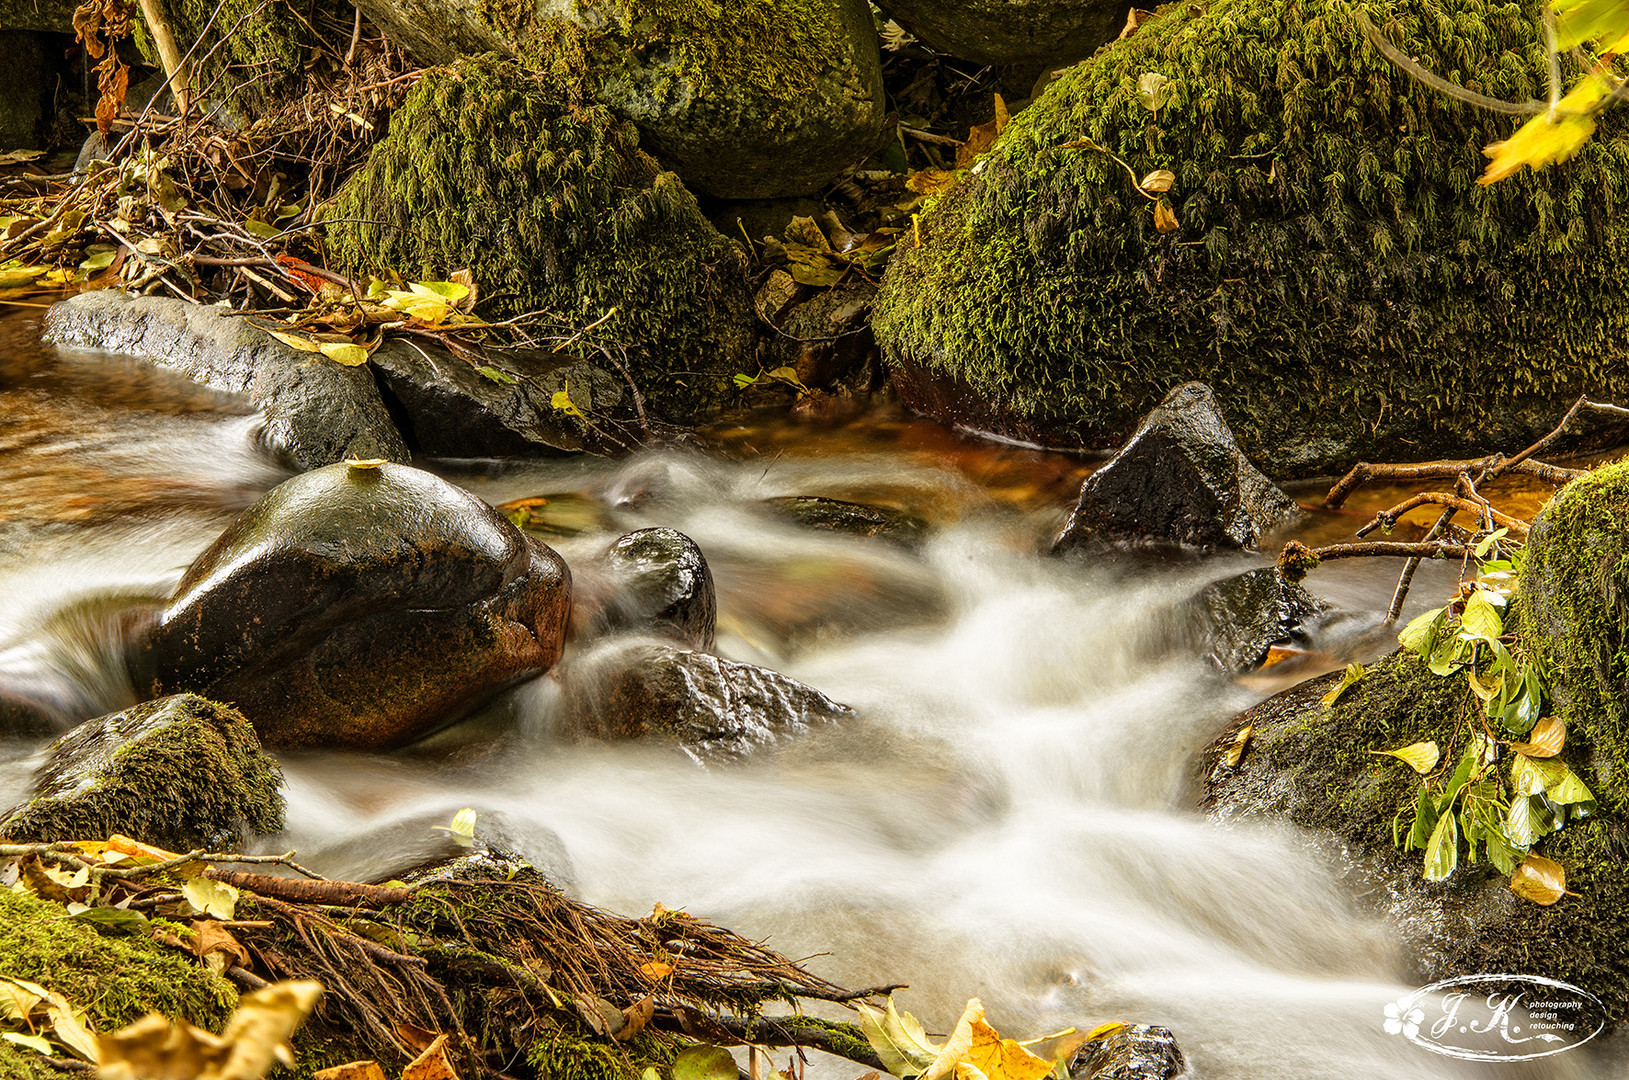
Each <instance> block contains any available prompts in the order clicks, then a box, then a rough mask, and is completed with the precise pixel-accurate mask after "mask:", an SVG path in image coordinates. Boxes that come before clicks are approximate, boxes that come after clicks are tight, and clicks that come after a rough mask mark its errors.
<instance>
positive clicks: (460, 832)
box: [430, 806, 476, 847]
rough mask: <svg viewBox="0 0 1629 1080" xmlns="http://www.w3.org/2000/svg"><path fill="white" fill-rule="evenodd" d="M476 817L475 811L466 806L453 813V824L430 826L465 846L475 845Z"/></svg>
mask: <svg viewBox="0 0 1629 1080" xmlns="http://www.w3.org/2000/svg"><path fill="white" fill-rule="evenodd" d="M475 817H476V815H475V811H474V810H471V809H470V808H469V807H467V806H466V807H464V809H462V810H460V811H458V813H456V814H454V815H453V819H452V824H451V825H432V826H430V828H432V829H435V830H436V831H437V832H444V833H446V834H447V835H449V836H451V837H452V838H453V839H454V840H456V841H458V843H459V844H460V845H462V846H463V847H474V846H475Z"/></svg>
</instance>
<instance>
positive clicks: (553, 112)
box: [328, 56, 755, 423]
mask: <svg viewBox="0 0 1629 1080" xmlns="http://www.w3.org/2000/svg"><path fill="white" fill-rule="evenodd" d="M573 66H574V62H573V61H572V60H571V59H570V58H569V57H565V58H562V59H561V61H560V64H559V70H558V71H545V72H538V71H532V70H529V69H527V68H525V67H523V66H522V65H521V64H519V63H518V62H515V61H511V60H505V59H501V58H499V57H496V56H483V57H478V58H475V59H470V60H463V61H460V62H458V63H457V64H455V65H453V66H451V67H446V68H436V69H433V70H431V71H430V72H428V73H427V74H426V75H425V76H424V78H423V79H421V80H420V81H419V83H418V85H417V86H416V87H415V88H414V89H413V91H412V93H411V94H410V95H409V96H408V98H407V100H406V101H405V102H404V103H403V105H402V107H401V109H400V110H398V111H397V112H396V114H395V115H394V116H392V118H391V121H390V130H389V132H388V134H387V135H386V136H385V138H384V139H383V140H382V141H381V142H380V143H379V144H378V145H376V146H375V147H374V149H373V152H372V154H371V155H370V157H369V159H368V163H367V165H366V166H365V167H364V168H363V169H362V170H361V171H360V172H359V173H357V174H356V175H355V176H353V177H352V178H351V180H350V181H349V182H347V184H346V186H345V188H344V189H343V190H342V191H341V193H340V195H339V198H338V200H337V203H336V205H335V208H334V210H333V213H332V214H331V215H330V219H331V220H332V221H334V224H333V225H331V226H330V227H329V230H328V238H329V243H330V247H331V251H332V254H333V256H334V258H335V259H336V261H338V262H339V264H340V265H342V266H344V267H345V268H346V269H347V270H348V271H350V272H351V273H354V274H362V275H366V274H367V273H368V272H370V271H372V272H382V271H383V270H385V269H387V268H388V269H393V270H396V271H398V272H399V273H401V274H403V275H405V276H407V277H409V278H416V279H419V280H425V279H432V280H440V279H444V278H445V277H446V276H447V275H448V274H449V273H450V272H452V271H454V270H458V269H461V268H468V269H470V270H472V271H473V272H474V276H475V280H476V283H477V284H478V285H479V286H480V288H481V291H482V294H483V297H484V298H483V300H482V302H481V306H480V309H479V310H480V312H481V314H483V315H485V316H487V317H490V318H505V317H509V316H513V315H518V314H522V313H525V312H535V311H538V310H545V311H549V312H553V313H556V314H558V315H561V316H563V317H565V318H567V319H570V320H572V321H574V322H576V323H578V324H580V325H586V324H587V323H590V322H593V321H595V320H597V319H599V318H601V317H602V316H603V315H605V314H606V313H607V312H609V311H610V310H611V309H612V308H615V309H616V314H615V315H614V316H612V318H611V320H609V321H608V322H606V323H605V324H604V326H603V327H602V328H601V330H600V331H599V334H600V336H601V338H602V339H612V340H615V341H620V342H623V343H626V344H627V345H628V346H630V356H629V364H628V368H629V375H630V376H631V377H632V379H633V380H634V382H635V383H637V384H638V386H639V387H640V390H641V391H642V393H643V395H644V398H645V401H646V402H647V404H648V405H649V408H650V410H651V412H652V413H654V414H656V415H657V416H659V417H660V418H662V419H666V420H670V421H673V422H675V423H688V422H692V421H694V420H696V419H697V418H699V417H701V416H704V415H706V414H708V413H709V412H711V411H713V410H715V409H716V408H717V407H719V406H720V405H721V404H722V403H723V402H725V401H726V400H728V395H729V393H730V389H731V386H732V384H731V381H730V376H731V375H732V374H734V373H736V372H739V371H751V370H754V369H755V365H753V364H752V362H751V357H752V350H753V347H754V330H753V316H752V309H751V298H750V296H749V293H748V288H747V280H746V260H745V257H744V256H743V255H742V254H741V252H740V250H739V249H738V248H736V247H735V246H734V245H733V244H731V243H730V242H729V241H728V240H726V239H725V238H724V237H723V236H722V235H721V234H720V233H719V232H718V231H717V230H716V229H714V228H713V226H712V225H711V224H710V223H709V222H708V221H707V219H706V218H704V217H702V215H701V211H700V210H699V209H698V208H697V206H696V201H695V198H694V197H693V196H692V195H691V194H690V192H689V191H688V190H686V188H685V187H684V185H683V184H682V183H681V182H680V181H679V179H678V177H676V176H674V175H673V174H672V173H669V172H663V171H662V170H661V168H660V167H659V166H658V165H657V164H656V162H655V161H654V160H652V159H651V158H650V157H649V156H648V155H647V154H645V153H644V152H643V151H641V150H640V149H639V136H638V133H637V131H636V130H635V128H634V126H633V125H632V124H630V123H627V122H626V121H623V120H619V119H618V118H617V117H616V116H615V115H614V114H612V112H611V111H610V110H609V109H607V108H606V107H605V106H603V105H597V104H593V103H592V102H590V101H588V100H586V99H585V98H584V96H583V86H582V84H581V82H580V81H578V80H577V79H576V77H575V76H574V75H573V74H572V73H571V71H570V69H571V68H572V67H573ZM576 404H577V405H578V407H579V408H581V409H583V410H584V411H585V412H588V413H590V415H592V412H593V403H592V402H589V401H586V400H585V401H579V402H577V403H576Z"/></svg>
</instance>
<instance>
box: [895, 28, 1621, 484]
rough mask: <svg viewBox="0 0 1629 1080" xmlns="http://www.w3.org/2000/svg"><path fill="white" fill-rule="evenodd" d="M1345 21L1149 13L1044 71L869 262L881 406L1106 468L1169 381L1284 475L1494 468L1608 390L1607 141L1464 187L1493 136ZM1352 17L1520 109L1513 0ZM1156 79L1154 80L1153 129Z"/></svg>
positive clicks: (1484, 122)
mask: <svg viewBox="0 0 1629 1080" xmlns="http://www.w3.org/2000/svg"><path fill="white" fill-rule="evenodd" d="M1359 10H1363V9H1359V8H1354V7H1351V6H1348V5H1344V4H1340V3H1334V2H1330V0H1217V2H1213V3H1206V4H1170V5H1166V6H1165V7H1163V8H1161V9H1160V13H1159V14H1157V15H1156V16H1154V17H1153V18H1151V19H1150V20H1148V21H1147V22H1146V23H1145V24H1143V26H1142V28H1141V29H1139V30H1138V31H1137V33H1136V34H1135V35H1133V36H1132V37H1130V38H1128V39H1126V40H1125V41H1121V42H1117V43H1115V44H1113V45H1110V46H1108V47H1107V48H1104V49H1102V50H1100V51H1099V52H1098V53H1096V54H1095V55H1094V56H1092V57H1091V58H1090V59H1088V60H1086V61H1085V62H1083V63H1081V64H1079V65H1077V66H1076V67H1074V68H1071V69H1070V70H1068V71H1067V72H1065V73H1064V74H1063V75H1062V76H1061V77H1060V78H1059V79H1058V80H1057V81H1056V82H1054V83H1053V84H1052V85H1051V86H1050V87H1049V88H1048V89H1047V90H1046V91H1045V92H1044V93H1043V94H1042V95H1041V96H1040V97H1039V98H1038V99H1037V100H1036V101H1035V102H1034V103H1032V104H1031V105H1030V106H1029V107H1028V108H1026V109H1024V110H1023V111H1022V112H1020V113H1018V114H1017V115H1015V116H1014V117H1013V120H1012V122H1011V124H1009V125H1008V126H1007V128H1006V129H1005V131H1004V132H1003V133H1002V135H1001V137H1000V138H999V139H998V140H997V142H996V144H995V146H994V147H993V148H992V150H991V152H990V153H988V154H986V155H985V156H984V157H983V158H982V159H981V160H980V167H979V169H978V171H977V172H976V173H969V174H967V175H966V176H965V177H964V178H963V179H962V180H961V181H960V182H959V183H958V184H957V185H956V186H955V187H954V188H952V189H951V190H950V191H948V192H947V193H945V194H944V195H943V196H942V197H941V198H940V199H939V200H938V202H937V203H936V204H935V205H934V207H933V208H932V209H931V210H930V211H929V212H927V213H926V214H924V215H923V216H922V220H921V243H920V246H917V245H901V246H900V249H899V251H898V252H897V253H896V254H895V256H894V258H893V260H892V262H891V264H890V265H889V268H888V272H887V275H886V277H885V279H884V281H883V286H882V291H881V293H880V294H879V296H878V300H877V309H876V314H875V319H874V322H873V327H874V329H875V332H876V334H877V339H878V341H879V343H880V344H881V346H882V349H883V353H884V357H885V359H887V361H888V362H889V364H890V366H891V367H892V369H893V372H894V377H895V386H896V388H897V389H898V391H899V394H900V396H901V399H902V400H903V401H904V402H905V403H906V404H908V405H910V406H911V407H912V408H916V409H918V410H921V411H926V412H930V413H932V414H933V415H935V416H937V417H939V418H940V419H943V420H946V421H950V422H956V423H961V424H964V425H966V426H969V427H973V428H983V429H987V430H993V431H997V432H999V433H1002V434H1005V435H1008V436H1012V437H1018V438H1024V439H1028V440H1031V441H1039V442H1045V443H1048V444H1050V445H1063V446H1089V447H1094V448H1107V447H1110V446H1113V445H1115V444H1116V443H1118V442H1119V441H1120V440H1121V439H1123V438H1124V437H1125V435H1126V433H1127V431H1129V430H1130V428H1131V427H1132V425H1133V424H1134V423H1135V422H1136V419H1137V418H1138V417H1139V416H1141V415H1142V414H1143V413H1145V412H1146V411H1147V410H1148V409H1149V408H1150V407H1152V406H1153V405H1154V404H1155V403H1156V402H1157V401H1158V399H1159V397H1160V395H1162V394H1163V393H1164V392H1165V390H1166V389H1167V388H1168V387H1169V386H1170V384H1171V382H1172V380H1173V379H1203V380H1204V381H1205V382H1207V383H1209V384H1210V385H1211V386H1212V387H1213V388H1214V389H1215V390H1216V392H1217V394H1218V396H1219V398H1220V399H1221V400H1222V402H1223V403H1224V406H1225V412H1226V414H1227V419H1228V420H1229V422H1230V423H1231V425H1232V427H1233V430H1234V431H1235V432H1237V434H1238V437H1239V441H1240V443H1241V444H1242V446H1243V447H1244V450H1245V452H1246V453H1247V454H1249V455H1250V456H1251V458H1252V459H1253V460H1256V461H1258V462H1260V463H1261V464H1262V466H1263V467H1264V468H1265V469H1266V470H1267V471H1268V472H1269V473H1270V474H1272V475H1273V476H1277V477H1284V476H1304V475H1312V474H1316V473H1329V472H1335V471H1339V470H1341V469H1344V468H1346V467H1347V466H1349V465H1351V464H1353V463H1354V462H1355V461H1357V460H1359V459H1360V458H1361V459H1367V460H1371V461H1387V460H1397V459H1399V458H1401V457H1406V458H1409V459H1413V460H1420V459H1427V458H1432V457H1438V456H1450V455H1461V454H1463V455H1472V454H1483V453H1486V452H1488V450H1490V449H1492V448H1505V449H1507V450H1511V449H1514V448H1517V447H1521V446H1524V445H1526V444H1527V443H1529V442H1530V441H1532V439H1533V438H1535V437H1537V436H1538V435H1541V434H1543V433H1544V432H1546V431H1548V430H1549V429H1550V427H1551V426H1552V425H1553V423H1554V421H1555V420H1556V418H1557V417H1558V416H1559V415H1560V414H1561V413H1562V412H1563V411H1565V409H1566V408H1567V406H1568V405H1570V404H1571V402H1572V401H1573V400H1574V399H1575V398H1576V397H1577V396H1578V395H1579V394H1580V393H1585V392H1587V393H1589V394H1590V395H1591V396H1592V397H1596V398H1600V397H1602V396H1607V397H1623V396H1625V395H1626V394H1629V368H1625V367H1624V365H1622V364H1621V363H1619V362H1618V360H1619V358H1620V357H1621V356H1622V355H1623V353H1624V351H1625V348H1626V347H1629V319H1626V318H1625V313H1626V311H1629V296H1625V294H1624V291H1623V290H1622V289H1619V288H1616V287H1614V285H1613V283H1614V282H1615V281H1616V280H1617V274H1616V265H1617V264H1616V261H1615V259H1616V256H1615V255H1614V254H1612V253H1613V252H1615V251H1616V250H1617V249H1618V246H1619V244H1620V243H1621V242H1622V237H1621V236H1620V235H1619V234H1620V233H1623V232H1624V231H1625V230H1629V222H1626V221H1625V220H1624V219H1623V218H1622V216H1621V215H1615V214H1613V213H1611V212H1610V211H1609V210H1608V209H1607V205H1606V204H1605V203H1603V202H1602V199H1601V194H1602V192H1608V191H1611V192H1615V191H1616V190H1617V189H1618V186H1619V185H1620V184H1621V182H1622V180H1621V168H1620V166H1619V165H1618V162H1619V160H1620V159H1621V158H1622V156H1623V153H1624V150H1625V147H1626V145H1629V141H1626V140H1629V136H1626V135H1625V133H1624V132H1623V131H1621V130H1614V131H1606V130H1604V129H1603V130H1602V132H1601V133H1600V135H1599V137H1597V138H1596V139H1594V140H1592V141H1590V142H1589V143H1588V144H1586V145H1585V146H1584V147H1583V148H1582V149H1581V150H1580V152H1579V154H1578V155H1577V156H1576V157H1574V158H1573V159H1571V160H1570V161H1568V162H1567V163H1566V164H1565V165H1563V166H1562V167H1561V168H1556V169H1544V170H1540V171H1536V172H1535V171H1531V170H1528V171H1524V172H1523V173H1522V174H1520V175H1518V176H1514V177H1511V178H1509V179H1507V180H1503V181H1501V182H1500V183H1498V184H1495V185H1491V186H1480V185H1478V184H1476V183H1475V177H1476V174H1477V172H1478V171H1479V170H1480V169H1481V168H1482V166H1483V164H1484V162H1485V159H1484V158H1483V156H1482V153H1481V149H1482V147H1483V146H1486V145H1487V144H1489V143H1491V142H1496V141H1500V140H1503V139H1506V138H1508V137H1509V136H1510V133H1511V131H1512V125H1511V121H1510V120H1509V119H1508V118H1505V117H1501V116H1498V115H1496V114H1493V113H1488V112H1484V111H1481V110H1477V109H1473V108H1470V107H1468V106H1466V105H1464V104H1461V103H1459V102H1457V101H1454V100H1452V99H1450V98H1448V97H1447V96H1446V95H1442V94H1433V93H1422V92H1421V91H1420V89H1419V87H1418V86H1416V85H1415V84H1414V83H1413V82H1412V81H1411V80H1410V79H1409V78H1407V77H1406V76H1405V75H1403V74H1401V73H1400V72H1399V71H1398V69H1397V68H1396V67H1395V66H1394V65H1392V63H1391V61H1389V60H1387V59H1386V58H1385V57H1384V56H1382V55H1381V54H1380V53H1379V51H1378V50H1376V49H1374V48H1373V47H1372V46H1371V45H1370V44H1369V43H1368V41H1367V40H1366V39H1365V36H1364V33H1363V30H1362V28H1361V27H1360V26H1358V25H1357V23H1356V22H1355V19H1354V14H1355V13H1356V12H1357V11H1359ZM1367 10H1368V11H1369V12H1370V14H1371V15H1372V17H1373V20H1374V23H1375V24H1376V25H1377V26H1380V27H1383V28H1384V31H1385V33H1386V34H1387V35H1388V37H1390V39H1391V40H1392V42H1393V43H1394V44H1395V45H1396V46H1397V48H1399V49H1400V50H1402V51H1403V52H1404V53H1405V54H1407V55H1409V56H1412V57H1415V58H1417V59H1418V60H1419V62H1420V63H1421V64H1423V65H1424V66H1425V67H1426V68H1428V69H1430V70H1432V71H1436V72H1439V73H1447V72H1455V71H1458V72H1475V73H1476V78H1477V80H1479V89H1480V91H1481V92H1482V93H1485V94H1490V95H1493V96H1495V97H1499V98H1504V99H1507V100H1516V101H1521V100H1527V99H1530V98H1532V97H1534V96H1535V95H1537V96H1542V87H1543V86H1544V85H1545V84H1546V81H1547V78H1548V76H1547V70H1546V67H1545V63H1544V60H1543V55H1544V54H1543V50H1542V49H1539V48H1536V47H1535V44H1534V43H1535V40H1536V39H1535V35H1534V30H1533V27H1534V25H1535V22H1536V20H1537V18H1538V10H1539V5H1538V3H1537V2H1536V0H1523V3H1520V4H1512V5H1493V4H1487V3H1485V2H1483V0H1425V2H1422V3H1411V4H1406V5H1404V4H1396V3H1391V2H1389V0H1388V2H1386V3H1383V4H1381V5H1380V6H1379V7H1374V6H1371V7H1369V8H1367ZM1149 75H1157V76H1161V77H1163V78H1164V79H1165V80H1166V82H1165V84H1164V88H1163V89H1161V90H1158V91H1157V93H1156V94H1155V95H1154V96H1153V97H1151V98H1150V100H1151V102H1152V101H1156V100H1157V98H1159V97H1163V98H1164V99H1165V100H1164V101H1163V104H1161V107H1160V109H1159V111H1158V114H1157V116H1154V115H1152V114H1151V113H1150V112H1149V110H1148V109H1147V108H1146V107H1145V106H1144V104H1143V101H1142V99H1141V97H1142V96H1141V95H1140V94H1139V89H1138V87H1139V83H1140V82H1141V81H1142V80H1143V79H1144V78H1145V77H1146V76H1149ZM1082 137H1085V138H1087V139H1090V140H1092V141H1093V142H1094V143H1095V144H1096V145H1097V146H1099V147H1102V148H1105V149H1106V150H1107V151H1109V153H1102V152H1099V151H1098V150H1094V149H1092V148H1090V147H1088V146H1083V145H1082V143H1081V142H1080V140H1081V139H1082ZM1066 144H1073V145H1072V146H1071V145H1066ZM1111 154H1112V155H1118V156H1119V157H1120V158H1121V159H1122V160H1124V161H1125V162H1126V163H1127V164H1128V165H1129V166H1130V168H1131V169H1132V170H1133V171H1134V172H1135V174H1136V175H1137V176H1139V177H1141V176H1144V175H1146V174H1148V173H1150V172H1152V171H1154V170H1158V169H1167V170H1170V171H1171V172H1172V173H1174V174H1175V180H1174V183H1173V185H1172V187H1171V190H1170V191H1169V192H1168V193H1167V194H1165V195H1164V196H1163V198H1164V201H1165V202H1166V204H1167V206H1168V208H1169V209H1170V210H1171V211H1172V213H1173V214H1174V216H1175V217H1176V219H1177V220H1178V221H1179V222H1180V227H1179V228H1178V229H1176V230H1175V231H1172V232H1169V233H1161V232H1159V231H1158V229H1157V228H1156V225H1155V219H1154V211H1153V205H1152V204H1151V203H1150V202H1149V200H1148V199H1146V198H1144V197H1143V196H1142V195H1140V194H1138V192H1137V191H1136V190H1134V189H1133V187H1132V185H1131V183H1130V180H1129V178H1128V177H1127V175H1126V170H1125V169H1124V168H1122V166H1121V165H1120V163H1119V162H1117V161H1116V160H1115V159H1114V157H1112V156H1110V155H1111ZM1558 206H1576V207H1580V208H1581V209H1580V211H1579V214H1577V215H1573V216H1558V215H1557V214H1556V213H1555V212H1554V208H1555V207H1558ZM1427 357H1428V358H1429V359H1430V362H1429V363H1424V362H1423V358H1427ZM1559 357H1565V358H1566V361H1565V363H1560V362H1558V358H1559ZM1449 386H1452V387H1453V388H1454V390H1453V392H1452V393H1451V394H1448V393H1447V392H1446V391H1445V389H1444V388H1445V387H1449Z"/></svg>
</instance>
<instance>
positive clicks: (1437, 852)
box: [1425, 814, 1459, 881]
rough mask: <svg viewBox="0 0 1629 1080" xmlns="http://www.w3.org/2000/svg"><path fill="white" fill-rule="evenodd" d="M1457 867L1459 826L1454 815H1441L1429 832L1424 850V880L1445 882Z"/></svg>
mask: <svg viewBox="0 0 1629 1080" xmlns="http://www.w3.org/2000/svg"><path fill="white" fill-rule="evenodd" d="M1458 865H1459V824H1458V818H1457V817H1456V816H1455V815H1454V814H1443V815H1442V816H1441V817H1439V818H1438V819H1437V825H1436V828H1434V829H1432V830H1431V842H1430V843H1429V844H1427V845H1426V849H1425V879H1426V880H1427V881H1446V880H1447V879H1448V878H1449V877H1450V876H1452V874H1453V872H1454V868H1455V867H1456V866H1458Z"/></svg>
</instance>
